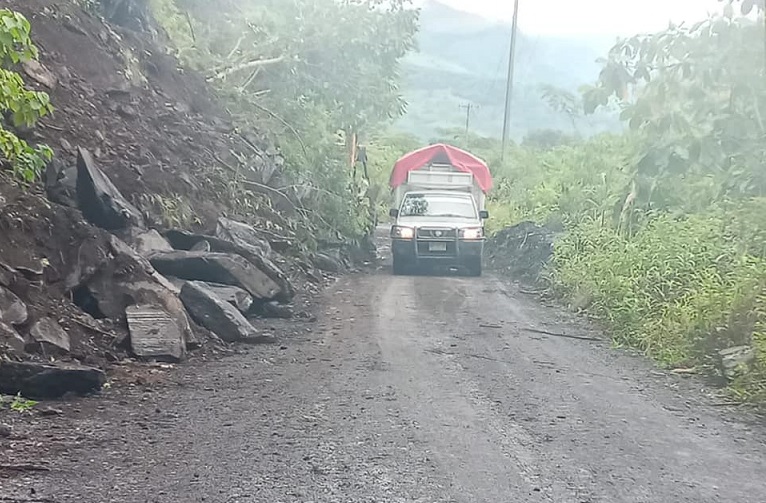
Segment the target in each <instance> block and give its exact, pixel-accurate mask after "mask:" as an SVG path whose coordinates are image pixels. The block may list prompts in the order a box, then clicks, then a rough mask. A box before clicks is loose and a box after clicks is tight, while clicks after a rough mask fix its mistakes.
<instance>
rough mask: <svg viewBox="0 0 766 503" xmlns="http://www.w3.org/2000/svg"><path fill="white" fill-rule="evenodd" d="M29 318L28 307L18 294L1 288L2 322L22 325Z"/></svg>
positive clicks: (0, 315) (0, 318) (0, 316)
mask: <svg viewBox="0 0 766 503" xmlns="http://www.w3.org/2000/svg"><path fill="white" fill-rule="evenodd" d="M28 317H29V312H28V311H27V305H26V304H24V302H23V301H22V300H21V299H20V298H18V297H17V296H16V294H14V293H13V292H11V291H10V290H8V289H7V288H4V287H2V286H0V322H3V323H7V324H8V325H22V324H24V323H26V321H27V318H28Z"/></svg>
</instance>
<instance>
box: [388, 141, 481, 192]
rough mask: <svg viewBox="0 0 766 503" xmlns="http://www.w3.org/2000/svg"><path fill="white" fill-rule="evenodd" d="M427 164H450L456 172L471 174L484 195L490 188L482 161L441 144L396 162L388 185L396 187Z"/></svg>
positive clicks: (412, 153) (455, 148)
mask: <svg viewBox="0 0 766 503" xmlns="http://www.w3.org/2000/svg"><path fill="white" fill-rule="evenodd" d="M429 163H436V164H451V165H452V166H454V167H455V169H457V170H458V171H462V172H464V173H472V174H473V177H474V178H475V179H476V181H477V183H478V184H479V187H480V188H481V190H482V191H484V193H487V192H489V189H491V188H492V174H491V173H490V172H489V168H488V167H487V165H486V163H485V162H484V161H482V160H481V159H479V158H478V157H476V156H474V155H472V154H469V153H468V152H466V151H465V150H460V149H459V148H457V147H453V146H451V145H445V144H443V143H438V144H436V145H430V146H428V147H424V148H421V149H419V150H415V151H414V152H410V153H409V154H407V155H405V156H404V157H402V158H401V159H399V160H398V161H396V164H394V170H393V171H392V172H391V179H390V181H389V184H390V185H391V187H393V188H396V187H398V186H399V185H401V184H403V183H404V182H406V181H407V174H408V173H409V172H410V171H413V170H416V169H419V168H422V167H424V166H426V165H428V164H429Z"/></svg>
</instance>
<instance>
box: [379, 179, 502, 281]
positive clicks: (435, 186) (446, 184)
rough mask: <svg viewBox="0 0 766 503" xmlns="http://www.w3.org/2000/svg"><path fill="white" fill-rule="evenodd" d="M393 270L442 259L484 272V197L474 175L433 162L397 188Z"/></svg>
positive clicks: (444, 261)
mask: <svg viewBox="0 0 766 503" xmlns="http://www.w3.org/2000/svg"><path fill="white" fill-rule="evenodd" d="M393 196H394V205H393V206H392V211H391V217H393V218H395V221H394V224H393V226H392V227H391V239H392V253H393V260H394V273H395V274H402V273H403V272H404V271H406V270H408V269H410V268H411V267H417V266H418V265H419V264H424V263H441V264H444V265H447V266H451V267H460V268H464V269H467V270H468V272H469V273H470V274H471V275H474V276H479V275H481V270H482V265H481V257H482V251H483V248H484V219H485V218H487V217H488V214H487V212H486V209H485V205H486V196H485V194H484V192H483V191H482V190H481V188H480V187H479V184H478V183H477V181H476V179H475V178H474V176H473V174H471V173H465V172H461V171H458V170H457V169H455V168H454V167H453V166H451V165H443V164H430V165H428V166H424V167H423V168H421V169H416V170H413V171H410V172H409V173H408V176H407V181H406V183H403V184H401V185H400V186H399V187H397V188H396V189H395V190H394V194H393Z"/></svg>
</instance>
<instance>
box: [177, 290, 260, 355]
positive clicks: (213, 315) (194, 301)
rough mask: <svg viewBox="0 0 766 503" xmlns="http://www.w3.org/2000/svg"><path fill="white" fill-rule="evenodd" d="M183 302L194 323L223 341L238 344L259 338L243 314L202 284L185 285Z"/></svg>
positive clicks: (182, 295) (182, 293)
mask: <svg viewBox="0 0 766 503" xmlns="http://www.w3.org/2000/svg"><path fill="white" fill-rule="evenodd" d="M181 300H182V301H183V303H184V305H185V306H186V310H187V311H188V312H189V314H190V315H191V317H192V319H193V320H194V321H196V322H197V323H199V324H200V325H202V326H203V327H205V328H207V329H208V330H210V331H211V332H213V333H214V334H216V335H217V336H218V337H220V338H221V340H223V341H226V342H237V341H243V340H253V339H256V338H258V332H257V331H256V330H255V328H253V326H252V325H251V324H250V322H249V321H247V319H246V318H245V317H244V316H243V315H242V313H240V312H239V311H238V310H237V308H235V307H234V306H232V305H231V304H229V303H228V302H226V301H225V300H223V299H221V298H220V297H218V296H217V295H216V294H215V292H213V290H211V289H210V288H209V287H208V286H207V285H206V284H204V283H202V282H199V281H189V282H187V283H185V284H184V286H183V288H181Z"/></svg>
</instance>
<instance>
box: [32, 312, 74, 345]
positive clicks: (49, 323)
mask: <svg viewBox="0 0 766 503" xmlns="http://www.w3.org/2000/svg"><path fill="white" fill-rule="evenodd" d="M29 337H30V338H31V339H32V342H33V343H34V344H35V345H37V346H38V347H41V348H42V349H43V350H44V351H45V352H46V353H47V352H49V351H51V350H53V351H63V352H65V353H69V352H70V351H71V350H72V346H71V341H70V340H69V334H68V333H66V331H65V330H64V329H63V328H61V325H59V324H58V322H57V321H56V320H54V319H53V318H41V319H39V320H37V321H36V322H35V324H34V325H32V328H31V329H29Z"/></svg>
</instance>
